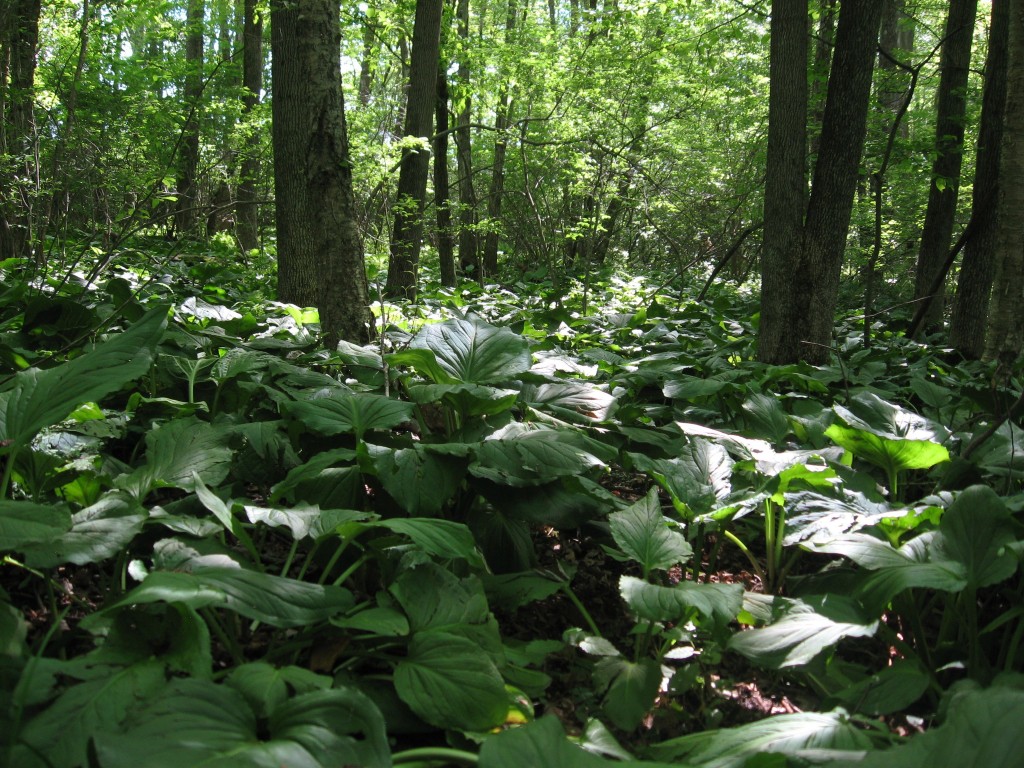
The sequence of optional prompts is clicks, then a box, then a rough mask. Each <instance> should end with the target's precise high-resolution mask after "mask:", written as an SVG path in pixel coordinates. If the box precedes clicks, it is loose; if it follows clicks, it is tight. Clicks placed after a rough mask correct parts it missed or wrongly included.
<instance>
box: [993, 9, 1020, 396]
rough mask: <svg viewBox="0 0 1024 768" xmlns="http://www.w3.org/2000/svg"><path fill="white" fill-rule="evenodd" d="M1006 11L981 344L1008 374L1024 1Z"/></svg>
mask: <svg viewBox="0 0 1024 768" xmlns="http://www.w3.org/2000/svg"><path fill="white" fill-rule="evenodd" d="M1009 13H1010V23H1009V26H1010V30H1009V64H1008V67H1007V77H1006V118H1005V122H1004V126H1003V143H1002V150H1001V153H1000V158H999V202H998V209H997V213H996V216H997V219H998V223H997V225H996V226H997V229H996V246H995V258H996V276H995V290H994V291H993V295H992V314H991V316H990V317H989V328H988V339H987V341H986V344H985V357H986V358H987V359H990V360H997V361H999V363H1000V364H1001V365H1002V368H1003V373H1004V375H1007V376H1008V375H1009V372H1010V371H1011V370H1012V369H1013V367H1014V366H1015V365H1016V364H1017V363H1018V362H1019V360H1020V356H1021V353H1022V351H1024V0H1011V2H1010V11H1009Z"/></svg>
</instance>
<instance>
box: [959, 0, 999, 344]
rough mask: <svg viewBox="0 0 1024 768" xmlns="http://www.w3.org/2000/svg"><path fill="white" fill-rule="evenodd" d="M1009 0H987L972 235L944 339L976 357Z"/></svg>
mask: <svg viewBox="0 0 1024 768" xmlns="http://www.w3.org/2000/svg"><path fill="white" fill-rule="evenodd" d="M1009 22H1010V0H992V25H991V29H990V33H989V41H988V58H987V59H986V61H985V90H984V93H983V95H982V106H981V127H980V130H979V133H978V153H977V157H976V162H975V166H974V189H973V192H972V200H971V211H972V213H971V216H972V218H974V219H975V221H976V223H975V234H974V235H973V236H972V237H971V238H970V239H969V240H968V241H967V243H966V244H965V245H964V259H963V263H962V264H961V266H960V276H959V278H958V280H957V289H956V298H955V299H954V300H953V317H952V320H951V321H950V325H949V341H950V344H952V345H953V347H954V348H956V349H957V351H959V352H960V354H962V355H963V356H964V357H967V358H971V359H977V358H979V357H981V355H982V353H983V352H984V351H985V327H986V323H987V321H988V307H989V295H990V294H991V292H992V275H993V270H994V267H995V260H994V255H995V239H996V217H995V215H994V212H995V208H996V201H997V199H998V198H997V194H998V189H997V180H998V178H999V154H1000V152H999V147H1000V143H1001V142H1002V137H1003V120H1004V117H1005V110H1006V66H1007V44H1008V37H1009Z"/></svg>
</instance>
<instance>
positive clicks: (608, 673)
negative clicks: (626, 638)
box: [594, 656, 662, 731]
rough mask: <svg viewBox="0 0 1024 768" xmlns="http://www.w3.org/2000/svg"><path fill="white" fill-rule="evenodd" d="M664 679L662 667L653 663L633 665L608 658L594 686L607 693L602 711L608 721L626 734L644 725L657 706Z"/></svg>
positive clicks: (597, 672) (598, 668)
mask: <svg viewBox="0 0 1024 768" xmlns="http://www.w3.org/2000/svg"><path fill="white" fill-rule="evenodd" d="M661 678H662V674H661V665H660V664H658V663H657V662H656V661H654V660H653V659H640V661H638V662H632V661H629V660H627V659H624V658H622V657H621V656H608V657H605V658H603V659H601V660H600V661H599V662H597V665H596V666H595V668H594V682H595V684H596V686H597V689H598V690H599V691H603V692H604V698H603V700H602V702H601V705H602V708H603V709H604V712H605V714H606V715H608V719H609V720H611V721H612V723H614V724H615V725H616V726H617V727H619V728H622V729H623V730H625V731H632V730H633V729H634V728H636V727H637V726H638V725H640V723H641V722H643V719H644V716H645V715H646V714H647V713H648V712H649V711H650V710H651V707H653V706H654V699H655V697H656V696H657V695H658V690H659V688H660V687H661Z"/></svg>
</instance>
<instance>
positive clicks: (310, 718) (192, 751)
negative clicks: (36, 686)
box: [96, 680, 391, 768]
mask: <svg viewBox="0 0 1024 768" xmlns="http://www.w3.org/2000/svg"><path fill="white" fill-rule="evenodd" d="M96 746H97V753H98V754H99V757H100V762H101V764H102V765H103V766H105V767H107V766H109V768H122V767H123V768H136V766H140V765H145V766H152V768H164V767H165V766H166V768H180V767H181V766H185V765H189V766H209V767H210V768H213V767H214V766H216V767H217V768H229V767H230V766H243V765H244V766H253V768H280V767H281V766H285V765H286V766H289V768H328V767H334V766H339V765H358V766H365V767H366V768H386V767H387V766H390V765H391V756H390V751H389V749H388V744H387V736H386V734H385V732H384V720H383V718H382V717H381V715H380V713H379V712H378V710H377V708H376V707H375V706H374V704H373V702H371V701H370V699H368V698H367V697H366V696H365V695H363V694H362V693H359V692H358V691H356V690H353V689H349V688H342V689H328V690H319V691H313V692H310V693H304V694H300V695H298V696H295V697H294V698H291V699H289V700H287V701H285V702H283V703H279V704H278V705H277V706H275V707H274V708H273V711H272V712H271V713H270V716H269V717H268V718H267V719H266V722H265V725H262V726H261V723H260V721H259V720H258V718H257V716H256V714H255V713H254V712H253V710H252V709H251V708H250V706H249V704H248V702H247V701H246V699H245V697H244V696H243V695H242V694H241V693H240V692H239V691H237V690H234V689H233V688H231V687H230V686H227V685H215V684H213V683H211V682H208V681H201V680H175V681H173V682H172V683H170V685H168V689H167V692H166V693H165V694H164V695H161V696H160V697H159V698H158V699H157V700H155V701H154V702H153V703H151V704H150V705H149V706H147V707H145V708H143V709H142V710H141V711H140V712H138V713H137V714H136V715H135V717H133V718H132V720H131V722H130V723H129V725H128V727H127V728H126V729H125V730H124V732H123V733H119V734H101V735H100V736H99V737H98V738H97V740H96Z"/></svg>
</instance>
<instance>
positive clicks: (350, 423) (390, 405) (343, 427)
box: [287, 389, 413, 439]
mask: <svg viewBox="0 0 1024 768" xmlns="http://www.w3.org/2000/svg"><path fill="white" fill-rule="evenodd" d="M412 408H413V406H412V404H411V403H407V402H405V401H403V400H394V399H392V398H390V397H384V396H383V395H372V394H353V393H350V392H346V391H344V390H342V389H334V390H330V391H329V392H327V393H326V394H325V395H324V396H322V397H316V398H313V399H310V400H302V401H296V402H292V403H289V404H288V406H287V410H288V412H289V413H290V414H291V415H292V417H294V418H295V419H296V420H297V421H299V422H300V423H301V424H302V425H303V426H305V427H306V428H308V429H310V430H312V431H314V432H318V433H320V434H322V435H339V434H355V436H356V437H357V438H360V439H361V438H362V437H363V436H364V435H365V434H366V433H367V432H369V431H370V430H372V429H390V428H391V427H395V426H398V425H399V424H402V423H403V422H406V421H409V420H411V419H412Z"/></svg>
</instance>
